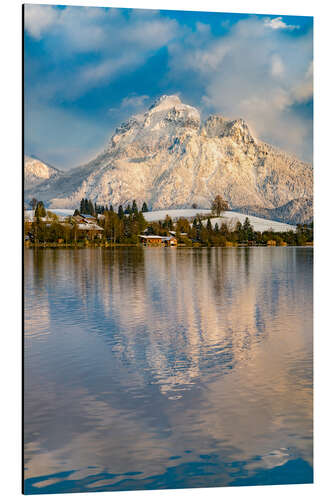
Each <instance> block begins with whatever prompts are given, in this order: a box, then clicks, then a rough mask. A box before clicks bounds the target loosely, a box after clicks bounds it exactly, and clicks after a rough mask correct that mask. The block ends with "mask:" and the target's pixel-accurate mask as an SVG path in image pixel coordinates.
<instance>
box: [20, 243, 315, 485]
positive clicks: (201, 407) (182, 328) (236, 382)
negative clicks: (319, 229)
mask: <svg viewBox="0 0 333 500" xmlns="http://www.w3.org/2000/svg"><path fill="white" fill-rule="evenodd" d="M312 258H313V250H312V249H311V248H225V249H224V248H211V249H205V248H202V249H200V248H199V249H190V248H184V249H180V248H179V249H173V248H146V249H141V248H117V249H102V248H95V249H77V250H74V249H64V250H61V249H54V250H52V249H39V250H33V249H26V250H25V282H24V286H25V354H24V356H25V391H24V397H25V422H24V428H25V436H24V437H25V439H24V441H25V456H24V459H25V460H24V462H25V473H24V474H25V492H26V493H58V492H83V491H99V490H101V491H103V490H126V489H156V488H186V487H208V486H226V485H229V486H230V485H257V484H258V485H263V484H281V483H309V482H312V481H313V468H312V314H313V311H312Z"/></svg>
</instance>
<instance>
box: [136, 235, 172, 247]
mask: <svg viewBox="0 0 333 500" xmlns="http://www.w3.org/2000/svg"><path fill="white" fill-rule="evenodd" d="M139 238H140V241H141V243H142V244H143V246H145V247H147V246H149V247H162V246H164V247H175V246H177V243H178V242H177V239H176V238H175V237H174V236H158V235H155V234H140V236H139Z"/></svg>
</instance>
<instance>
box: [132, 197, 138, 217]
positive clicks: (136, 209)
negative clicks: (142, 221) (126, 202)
mask: <svg viewBox="0 0 333 500" xmlns="http://www.w3.org/2000/svg"><path fill="white" fill-rule="evenodd" d="M132 212H133V213H134V214H136V213H138V207H137V205H136V201H135V200H133V203H132Z"/></svg>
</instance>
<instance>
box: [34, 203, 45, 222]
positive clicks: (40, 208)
mask: <svg viewBox="0 0 333 500" xmlns="http://www.w3.org/2000/svg"><path fill="white" fill-rule="evenodd" d="M35 217H37V218H38V219H40V218H41V217H46V210H45V207H44V203H43V202H42V201H38V202H37V205H36V210H35Z"/></svg>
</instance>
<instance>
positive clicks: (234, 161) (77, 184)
mask: <svg viewBox="0 0 333 500" xmlns="http://www.w3.org/2000/svg"><path fill="white" fill-rule="evenodd" d="M312 176H313V170H312V165H310V164H307V163H304V162H302V161H299V160H298V159H297V158H295V157H294V156H293V155H291V154H288V153H285V152H283V151H280V150H278V149H277V148H275V147H273V146H270V145H268V144H265V143H263V142H262V141H260V140H259V139H258V138H256V137H255V136H254V135H253V133H252V132H251V130H250V127H249V125H248V124H247V123H246V122H245V121H244V120H242V119H241V118H237V119H233V120H230V119H227V118H225V117H223V116H219V115H214V116H210V117H208V118H207V120H206V121H205V122H203V123H202V122H201V120H200V113H199V111H198V110H197V109H196V108H194V107H192V106H189V105H188V104H184V103H183V102H182V101H181V100H180V98H179V97H178V96H177V95H171V96H167V95H164V96H162V97H160V98H159V99H157V100H156V101H155V102H154V104H153V105H152V106H151V107H150V108H149V109H147V110H146V111H145V112H143V113H141V114H138V115H134V116H132V117H130V118H129V119H128V120H127V121H126V122H124V123H123V124H122V125H121V126H120V127H118V128H117V129H116V130H115V132H114V134H113V135H112V136H111V138H110V141H109V143H108V145H107V147H106V148H105V150H104V151H103V152H102V153H101V154H100V155H99V156H97V157H96V158H95V159H94V160H92V161H91V162H89V163H87V164H86V165H83V166H82V167H79V168H76V169H73V170H71V171H69V172H68V173H65V174H63V175H62V176H60V177H59V175H58V177H55V178H53V177H52V178H49V179H47V180H45V181H44V182H41V183H39V184H38V185H37V186H35V187H34V188H33V189H27V191H26V196H27V197H29V198H30V199H31V197H32V196H35V197H36V198H38V199H42V200H44V201H47V202H49V203H50V204H51V206H52V207H53V208H76V207H78V206H79V203H80V199H81V198H90V199H92V200H93V201H95V202H97V203H98V204H104V205H105V204H107V205H109V204H110V203H112V204H113V205H114V206H118V205H119V204H122V205H125V204H127V203H129V202H131V200H133V199H136V201H137V203H138V205H140V204H141V203H142V202H143V201H146V202H147V203H148V205H149V206H150V207H151V208H154V209H155V210H158V209H167V208H184V207H191V206H192V204H194V203H195V204H196V205H197V206H198V207H200V208H207V207H209V206H210V204H211V200H212V199H213V198H214V197H215V196H216V194H220V195H221V196H222V197H223V198H225V199H226V200H227V201H228V202H229V204H230V206H231V207H233V208H237V209H244V210H249V209H250V208H251V207H256V210H261V209H266V210H272V209H278V208H279V207H282V206H284V205H285V204H287V203H289V202H290V201H292V200H294V199H297V200H300V201H298V202H297V203H298V205H297V206H298V207H300V210H299V211H298V212H299V214H300V220H301V218H302V215H301V214H302V210H301V205H302V200H309V199H312V181H313V179H312ZM304 203H305V205H304V206H306V207H307V208H306V210H307V217H308V215H309V208H308V207H309V202H308V201H304ZM284 213H285V211H284Z"/></svg>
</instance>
